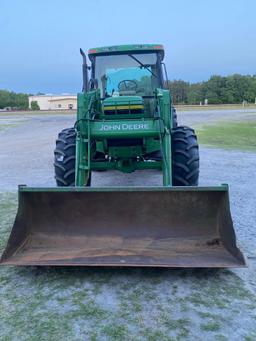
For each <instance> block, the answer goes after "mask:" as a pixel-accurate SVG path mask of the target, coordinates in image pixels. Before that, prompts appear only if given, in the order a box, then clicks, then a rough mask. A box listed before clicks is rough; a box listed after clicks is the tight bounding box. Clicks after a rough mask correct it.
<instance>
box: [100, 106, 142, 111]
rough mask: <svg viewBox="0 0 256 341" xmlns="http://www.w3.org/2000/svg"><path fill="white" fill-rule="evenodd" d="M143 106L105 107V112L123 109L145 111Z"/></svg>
mask: <svg viewBox="0 0 256 341" xmlns="http://www.w3.org/2000/svg"><path fill="white" fill-rule="evenodd" d="M143 107H144V106H143V105H117V106H114V105H113V106H104V110H122V109H128V110H129V109H143Z"/></svg>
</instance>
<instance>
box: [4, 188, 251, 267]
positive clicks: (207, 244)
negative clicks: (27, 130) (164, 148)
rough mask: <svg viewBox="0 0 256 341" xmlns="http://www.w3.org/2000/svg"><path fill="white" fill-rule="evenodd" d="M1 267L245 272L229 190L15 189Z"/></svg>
mask: <svg viewBox="0 0 256 341" xmlns="http://www.w3.org/2000/svg"><path fill="white" fill-rule="evenodd" d="M1 264H2V265H4V264H5V265H39V266H40V265H48V266H49V265H56V266H57V265H59V266H60V265H62V266H63V265H65V266H68V265H74V266H138V267H172V268H175V267H186V268H189V267H191V268H197V267H200V268H203V267H207V268H211V267H214V268H224V267H243V266H245V259H244V257H243V254H242V253H241V251H240V250H239V249H238V248H237V246H236V237H235V232H234V228H233V224H232V219H231V215H230V208H229V195H228V187H227V186H226V185H223V186H220V187H170V188H169V187H168V188H167V187H146V188H145V187H141V188H138V187H136V188H132V187H129V188H80V187H77V188H29V187H25V186H20V187H19V208H18V213H17V216H16V220H15V223H14V226H13V228H12V231H11V235H10V238H9V241H8V244H7V246H6V249H5V251H4V253H3V255H2V258H1Z"/></svg>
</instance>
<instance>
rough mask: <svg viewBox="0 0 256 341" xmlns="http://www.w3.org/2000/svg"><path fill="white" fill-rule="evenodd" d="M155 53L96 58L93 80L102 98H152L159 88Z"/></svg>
mask: <svg viewBox="0 0 256 341" xmlns="http://www.w3.org/2000/svg"><path fill="white" fill-rule="evenodd" d="M156 63H157V55H156V53H144V54H142V53H140V54H138V53H136V54H130V55H127V54H126V55H112V56H97V57H96V58H95V78H96V79H97V81H98V86H99V88H100V90H101V95H102V97H108V96H113V95H114V96H118V95H121V96H122V95H139V96H152V95H153V92H154V90H155V89H156V88H157V87H159V81H158V78H157V67H156Z"/></svg>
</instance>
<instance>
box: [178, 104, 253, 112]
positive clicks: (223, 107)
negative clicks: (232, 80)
mask: <svg viewBox="0 0 256 341" xmlns="http://www.w3.org/2000/svg"><path fill="white" fill-rule="evenodd" d="M175 107H176V108H177V110H181V111H204V110H207V111H208V110H237V109H244V110H246V109H256V104H249V105H246V106H244V107H243V105H242V104H209V105H189V104H184V105H183V104H177V105H175Z"/></svg>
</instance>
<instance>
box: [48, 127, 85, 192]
mask: <svg viewBox="0 0 256 341" xmlns="http://www.w3.org/2000/svg"><path fill="white" fill-rule="evenodd" d="M75 164H76V132H75V129H74V128H67V129H63V130H62V131H61V132H60V133H59V135H58V139H57V140H56V148H55V150H54V169H55V179H56V183H57V186H65V187H67V186H75V168H76V166H75ZM90 181H91V177H90V180H89V182H88V184H87V186H90Z"/></svg>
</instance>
